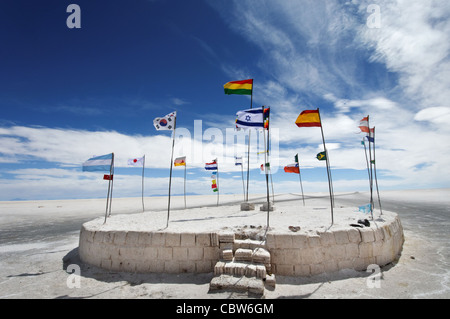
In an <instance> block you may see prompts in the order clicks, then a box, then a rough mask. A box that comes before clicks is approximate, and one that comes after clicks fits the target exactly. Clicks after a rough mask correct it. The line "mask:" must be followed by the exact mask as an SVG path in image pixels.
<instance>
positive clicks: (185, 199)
mask: <svg viewBox="0 0 450 319" xmlns="http://www.w3.org/2000/svg"><path fill="white" fill-rule="evenodd" d="M184 209H186V161H185V162H184Z"/></svg>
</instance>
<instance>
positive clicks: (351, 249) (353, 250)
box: [345, 243, 359, 259]
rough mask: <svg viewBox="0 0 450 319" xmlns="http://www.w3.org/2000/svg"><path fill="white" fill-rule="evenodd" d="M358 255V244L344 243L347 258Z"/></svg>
mask: <svg viewBox="0 0 450 319" xmlns="http://www.w3.org/2000/svg"><path fill="white" fill-rule="evenodd" d="M358 256H359V245H358V244H355V243H351V244H347V245H345V257H346V258H347V259H350V258H356V257H358Z"/></svg>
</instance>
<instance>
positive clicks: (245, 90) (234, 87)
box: [223, 79, 253, 95]
mask: <svg viewBox="0 0 450 319" xmlns="http://www.w3.org/2000/svg"><path fill="white" fill-rule="evenodd" d="M223 88H224V89H225V94H228V95H230V94H239V95H252V90H253V79H248V80H242V81H231V82H228V83H225V84H224V86H223Z"/></svg>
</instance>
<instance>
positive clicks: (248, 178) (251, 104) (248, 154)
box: [246, 79, 253, 202]
mask: <svg viewBox="0 0 450 319" xmlns="http://www.w3.org/2000/svg"><path fill="white" fill-rule="evenodd" d="M252 108H253V79H252V94H251V95H250V109H252ZM250 135H251V130H248V149H247V197H246V201H247V202H248V184H249V180H250Z"/></svg>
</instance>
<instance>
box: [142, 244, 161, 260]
mask: <svg viewBox="0 0 450 319" xmlns="http://www.w3.org/2000/svg"><path fill="white" fill-rule="evenodd" d="M143 254H144V257H145V259H146V260H151V259H155V258H158V248H157V247H144V251H143Z"/></svg>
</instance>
